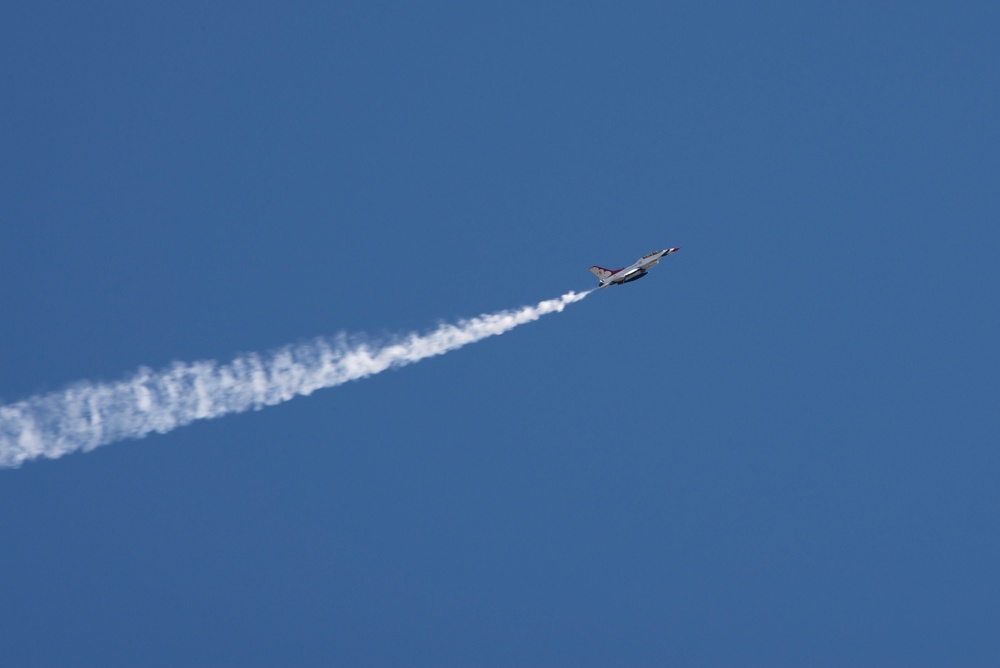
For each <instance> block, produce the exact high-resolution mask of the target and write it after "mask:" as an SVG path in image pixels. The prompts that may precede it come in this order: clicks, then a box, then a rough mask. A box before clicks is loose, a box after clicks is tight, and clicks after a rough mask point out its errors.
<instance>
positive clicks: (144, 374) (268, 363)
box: [0, 290, 593, 467]
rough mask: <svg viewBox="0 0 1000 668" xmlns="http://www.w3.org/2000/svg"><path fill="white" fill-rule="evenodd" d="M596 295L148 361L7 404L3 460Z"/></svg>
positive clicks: (149, 424)
mask: <svg viewBox="0 0 1000 668" xmlns="http://www.w3.org/2000/svg"><path fill="white" fill-rule="evenodd" d="M591 292H593V290H590V291H587V292H582V293H577V292H568V293H566V294H564V295H563V296H562V297H559V298H557V299H549V300H546V301H543V302H540V303H538V304H537V305H535V306H525V307H522V308H520V309H517V310H513V311H500V312H498V313H487V314H484V315H481V316H479V317H477V318H471V319H469V320H460V321H459V322H457V323H455V324H452V325H441V326H440V327H438V328H437V329H435V330H434V331H432V332H430V333H428V334H416V333H413V334H409V335H408V336H406V337H404V338H402V339H400V340H398V341H395V342H392V343H389V344H385V345H381V346H371V345H369V344H363V343H362V344H354V345H352V344H349V343H348V340H347V338H346V337H345V336H344V335H340V336H339V337H336V338H334V339H326V338H320V339H317V340H315V341H313V342H311V343H307V344H302V345H295V346H287V347H285V348H281V349H279V350H277V351H275V352H272V353H269V354H266V355H259V354H257V353H250V354H247V355H241V356H239V357H237V358H236V359H234V360H233V361H232V362H230V363H229V364H218V363H217V362H214V361H201V362H192V363H182V362H175V363H174V364H173V365H172V366H170V367H168V368H166V369H163V370H161V371H152V370H150V369H147V368H141V369H139V370H138V371H137V372H136V373H135V375H134V376H132V377H131V378H128V379H126V380H123V381H119V382H117V383H89V382H83V383H79V384H77V385H74V386H71V387H69V388H67V389H65V390H62V391H59V392H52V393H49V394H42V395H37V396H34V397H29V398H28V399H25V400H23V401H18V402H16V403H13V404H7V405H5V406H0V467H16V466H20V465H21V463H23V462H25V461H27V460H29V459H34V458H36V457H48V458H50V459H55V458H57V457H62V456H63V455H65V454H67V453H70V452H73V451H76V450H83V451H84V452H86V451H89V450H93V449H94V448H96V447H98V446H100V445H106V444H108V443H113V442H115V441H120V440H122V439H126V438H142V437H143V436H146V435H148V434H149V433H150V432H154V431H155V432H158V433H161V434H162V433H165V432H168V431H170V430H172V429H176V428H177V427H181V426H184V425H186V424H190V423H191V422H193V421H194V420H201V419H207V418H214V417H220V416H222V415H227V414H229V413H241V412H243V411H246V410H249V409H251V408H253V409H260V408H263V407H264V406H272V405H274V404H280V403H281V402H283V401H288V400H289V399H292V398H294V397H296V396H299V395H303V396H304V395H309V394H312V393H313V392H315V391H316V390H319V389H322V388H324V387H334V386H336V385H341V384H342V383H346V382H348V381H351V380H357V379H359V378H364V377H366V376H371V375H373V374H376V373H381V372H382V371H385V370H386V369H392V368H395V367H399V366H403V365H406V364H412V363H413V362H418V361H420V360H422V359H424V358H426V357H433V356H434V355H443V354H444V353H446V352H449V351H451V350H455V349H457V348H461V347H462V346H464V345H467V344H469V343H474V342H476V341H479V340H481V339H485V338H487V337H489V336H496V335H498V334H503V333H504V332H506V331H509V330H511V329H513V328H514V327H517V326H518V325H523V324H524V323H527V322H532V321H534V320H538V319H539V318H540V317H542V316H543V315H545V314H547V313H556V312H560V311H562V310H563V309H564V308H566V306H567V305H568V304H572V303H573V302H578V301H580V300H581V299H583V298H584V297H586V296H587V295H588V294H590V293H591Z"/></svg>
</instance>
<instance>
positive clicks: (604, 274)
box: [590, 248, 680, 288]
mask: <svg viewBox="0 0 1000 668" xmlns="http://www.w3.org/2000/svg"><path fill="white" fill-rule="evenodd" d="M679 250H680V248H668V249H667V250H658V251H653V252H652V253H649V254H647V255H643V256H642V257H641V258H639V259H638V260H637V261H636V262H635V263H634V264H631V265H629V266H627V267H623V268H621V269H605V268H604V267H591V268H590V272H591V273H592V274H594V276H597V278H599V279H600V281H601V286H600V287H602V288H606V287H608V286H609V285H624V284H625V283H631V282H632V281H638V280H639V279H640V278H642V277H643V276H645V275H646V273H647V272H648V271H649V269H650V268H651V267H655V266H656V265H658V264H659V263H660V260H661V259H663V258H665V257H666V256H668V255H670V254H671V253H676V252H677V251H679Z"/></svg>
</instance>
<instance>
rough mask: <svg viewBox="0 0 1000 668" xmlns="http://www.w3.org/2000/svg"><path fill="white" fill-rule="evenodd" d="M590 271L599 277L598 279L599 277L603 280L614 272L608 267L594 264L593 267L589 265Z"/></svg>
mask: <svg viewBox="0 0 1000 668" xmlns="http://www.w3.org/2000/svg"><path fill="white" fill-rule="evenodd" d="M590 273H592V274H593V275H594V276H597V278H599V279H601V280H602V281H603V280H604V279H606V278H608V277H609V276H611V275H612V274H614V273H615V272H613V271H612V270H610V269H605V268H604V267H596V266H595V267H591V268H590Z"/></svg>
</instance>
